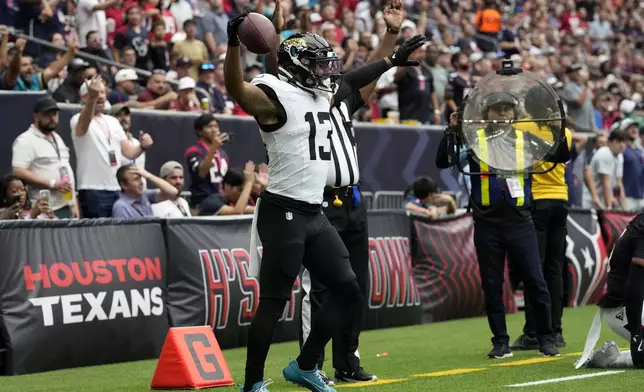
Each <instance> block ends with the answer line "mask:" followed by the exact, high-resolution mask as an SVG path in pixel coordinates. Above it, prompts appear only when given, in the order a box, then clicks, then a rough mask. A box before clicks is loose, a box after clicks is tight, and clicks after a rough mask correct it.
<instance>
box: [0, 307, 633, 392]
mask: <svg viewBox="0 0 644 392" xmlns="http://www.w3.org/2000/svg"><path fill="white" fill-rule="evenodd" d="M595 311H596V308H595V307H586V308H580V309H566V310H565V312H564V333H565V338H566V340H567V343H568V347H566V348H565V349H563V350H562V356H561V357H559V358H556V359H554V360H550V361H549V362H540V363H525V362H526V361H525V360H529V359H535V360H539V359H541V360H548V359H550V358H542V357H540V356H539V355H538V353H537V352H515V353H514V358H508V359H504V360H495V361H491V360H487V359H486V357H485V355H486V354H487V352H488V351H489V350H490V348H491V346H490V343H489V335H490V333H489V330H488V326H487V320H486V319H484V318H478V319H468V320H457V321H450V322H443V323H436V324H428V325H423V326H416V327H406V328H397V329H390V330H381V331H369V332H365V333H364V334H362V339H361V345H360V353H361V356H362V362H363V365H364V367H365V368H366V369H368V370H369V371H372V372H375V373H376V374H378V376H380V378H381V380H382V381H380V384H376V385H367V384H362V385H357V384H353V385H351V384H341V385H338V386H337V389H338V390H339V391H342V390H344V391H348V392H351V391H356V392H358V391H364V392H379V391H383V392H384V391H391V392H393V391H418V392H420V391H423V392H425V391H458V392H461V391H486V392H487V391H491V390H524V391H583V392H589V391H613V390H623V391H630V390H636V388H637V389H639V387H636V386H637V385H638V384H637V382H642V381H644V374H642V373H641V372H638V371H627V372H625V373H622V374H611V375H602V376H598V377H593V378H585V379H576V380H570V381H565V382H558V383H550V384H542V385H536V386H522V387H514V388H507V387H505V386H506V385H511V384H519V383H526V382H532V381H539V380H546V379H553V378H561V377H569V376H579V375H586V374H590V373H591V371H588V370H584V369H580V370H575V369H574V368H573V363H574V361H575V360H576V359H577V358H578V357H579V354H572V353H578V352H580V351H582V350H583V344H584V342H585V339H586V333H587V331H588V327H589V326H590V322H591V320H592V318H593V316H594V313H595ZM522 325H523V314H522V313H520V314H516V315H512V316H509V317H508V329H509V331H510V333H511V339H514V338H515V337H516V336H517V334H518V333H519V332H520V330H521V327H522ZM602 332H603V333H602V339H601V340H600V342H603V341H604V340H605V339H613V340H615V341H616V342H617V343H618V344H619V345H620V346H621V347H624V346H625V345H626V342H624V341H622V340H620V338H619V337H617V336H614V335H613V334H612V332H610V331H608V329H607V328H606V327H605V326H604V327H603V328H602ZM598 345H599V343H598ZM383 353H385V355H383ZM296 354H297V347H296V345H295V344H293V343H285V344H277V345H274V346H273V348H272V350H271V352H270V355H269V359H268V363H267V366H266V372H267V378H271V379H273V380H274V381H275V383H274V384H273V385H272V386H271V391H287V392H290V391H293V392H295V391H297V390H298V389H297V388H296V387H294V386H293V385H291V384H287V383H286V382H284V381H283V379H282V371H281V370H282V367H284V366H285V365H286V364H287V362H288V360H289V358H290V357H293V356H295V355H296ZM224 355H225V356H226V360H227V362H228V366H229V367H230V369H231V371H232V373H233V376H234V377H235V381H237V382H240V381H241V380H243V369H244V359H245V355H246V351H245V349H236V350H229V351H226V352H225V353H224ZM329 357H330V355H329ZM504 364H507V365H508V366H498V365H504ZM155 365H156V361H141V362H130V363H124V364H118V365H107V366H97V367H87V368H80V369H71V370H62V371H54V372H48V373H42V374H35V375H28V376H19V377H3V378H0V391H16V392H30V391H88V392H89V391H91V392H94V391H104V392H113V391H128V392H130V391H132V392H135V391H137V392H139V391H147V390H149V385H150V381H151V379H152V374H153V372H154V368H155ZM455 369H461V370H460V371H463V372H466V371H469V373H463V374H454V373H458V372H459V370H456V371H453V372H450V370H455ZM594 372H595V373H598V372H605V371H604V370H595V371H594ZM420 374H425V375H424V376H416V375H420ZM387 382H389V383H387ZM639 385H641V384H639ZM236 390H237V389H233V388H221V389H219V391H221V392H228V391H236Z"/></svg>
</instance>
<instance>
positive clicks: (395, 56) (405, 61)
mask: <svg viewBox="0 0 644 392" xmlns="http://www.w3.org/2000/svg"><path fill="white" fill-rule="evenodd" d="M423 45H425V36H424V35H417V36H415V37H412V38H410V39H408V40H407V41H405V42H403V43H402V44H401V45H400V46H399V47H398V49H396V50H395V51H394V52H393V53H392V54H391V56H389V61H391V64H392V65H393V66H394V67H408V66H415V65H420V63H419V62H418V61H414V60H409V56H410V55H411V54H412V53H414V52H415V51H416V49H418V48H420V47H421V46H423Z"/></svg>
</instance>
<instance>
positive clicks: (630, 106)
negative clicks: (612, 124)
mask: <svg viewBox="0 0 644 392" xmlns="http://www.w3.org/2000/svg"><path fill="white" fill-rule="evenodd" d="M635 106H637V104H636V103H635V102H634V101H631V100H630V99H624V100H623V101H622V102H620V104H619V111H620V112H622V113H625V114H630V113H632V112H633V110H635Z"/></svg>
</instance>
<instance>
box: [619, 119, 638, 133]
mask: <svg viewBox="0 0 644 392" xmlns="http://www.w3.org/2000/svg"><path fill="white" fill-rule="evenodd" d="M632 125H635V126H636V127H638V126H639V124H638V123H637V121H635V120H633V119H632V118H626V119H624V120H622V121H621V122H620V123H619V130H620V131H625V130H627V129H628V127H630V126H632Z"/></svg>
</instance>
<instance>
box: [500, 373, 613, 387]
mask: <svg viewBox="0 0 644 392" xmlns="http://www.w3.org/2000/svg"><path fill="white" fill-rule="evenodd" d="M624 372H625V370H609V371H606V372H599V373H590V374H582V375H580V376H570V377H561V378H549V379H547V380H540V381H532V382H525V383H522V384H512V385H506V387H529V386H532V385H541V384H552V383H556V382H564V381H572V380H580V379H582V378H591V377H599V376H609V375H611V374H619V373H624Z"/></svg>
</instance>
